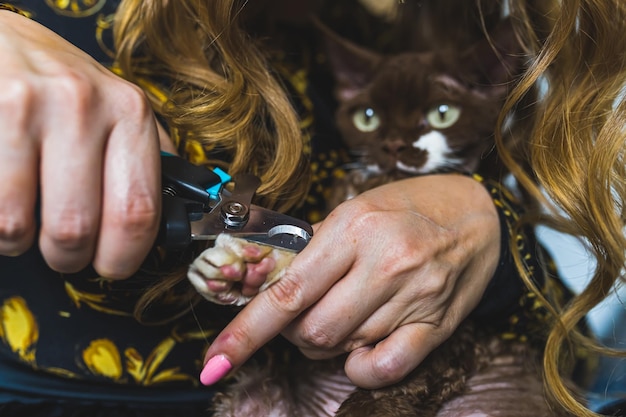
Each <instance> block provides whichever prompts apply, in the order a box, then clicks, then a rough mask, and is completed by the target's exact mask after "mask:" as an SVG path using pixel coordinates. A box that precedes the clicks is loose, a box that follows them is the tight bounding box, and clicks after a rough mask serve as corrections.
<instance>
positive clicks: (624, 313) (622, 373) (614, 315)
mask: <svg viewBox="0 0 626 417" xmlns="http://www.w3.org/2000/svg"><path fill="white" fill-rule="evenodd" d="M537 234H538V237H539V239H540V240H541V241H542V243H543V244H544V245H545V246H546V247H547V248H548V250H549V251H550V252H551V254H552V256H553V257H554V260H555V262H556V264H557V266H558V268H559V271H560V273H561V274H562V276H563V278H564V279H565V281H566V282H567V283H568V284H569V285H570V287H571V289H572V290H574V291H577V292H578V291H580V290H581V289H582V288H583V287H584V286H585V285H586V284H587V282H588V281H589V279H591V276H592V274H593V269H594V266H595V263H594V261H593V259H592V258H591V256H590V255H589V252H588V251H587V249H586V248H585V246H584V244H583V243H582V242H580V241H579V240H578V239H576V238H573V237H571V236H568V235H564V234H561V233H558V232H555V231H554V230H552V229H548V228H546V227H539V228H538V229H537ZM589 324H590V326H591V328H592V330H593V331H594V333H595V334H596V335H597V337H598V338H599V339H600V340H601V341H602V342H603V343H604V344H605V345H608V346H613V347H618V348H621V349H626V288H625V287H624V286H622V287H621V288H618V289H614V290H613V292H612V293H611V294H610V295H609V296H608V297H607V299H606V300H605V301H604V302H603V303H602V304H601V305H600V306H598V307H596V308H595V309H594V310H592V312H591V313H590V316H589ZM592 391H593V392H592V394H591V395H590V398H589V401H590V404H591V406H592V407H593V408H594V409H596V410H597V409H599V408H600V407H602V406H605V405H607V404H610V403H612V402H614V401H616V400H617V399H618V396H619V395H620V394H621V395H624V394H626V360H624V359H621V360H620V359H613V358H604V359H602V360H601V362H600V370H599V374H598V377H597V379H596V381H595V383H594V385H593V386H592Z"/></svg>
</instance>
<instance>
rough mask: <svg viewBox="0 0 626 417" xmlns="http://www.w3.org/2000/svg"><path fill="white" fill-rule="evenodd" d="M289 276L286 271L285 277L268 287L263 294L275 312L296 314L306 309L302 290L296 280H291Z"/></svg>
mask: <svg viewBox="0 0 626 417" xmlns="http://www.w3.org/2000/svg"><path fill="white" fill-rule="evenodd" d="M289 275H290V274H289V272H288V271H286V272H285V275H284V276H283V277H282V278H281V279H280V280H278V281H276V282H275V283H274V284H273V285H272V286H271V287H269V288H268V289H267V290H266V291H265V293H267V296H268V300H269V302H270V303H271V304H272V305H273V307H274V308H275V309H276V310H278V311H284V312H287V313H289V314H298V313H300V312H301V311H303V310H304V309H305V308H306V307H307V305H306V300H305V294H304V289H303V287H302V285H301V284H300V283H299V282H298V280H296V279H292V278H291V277H290V276H289Z"/></svg>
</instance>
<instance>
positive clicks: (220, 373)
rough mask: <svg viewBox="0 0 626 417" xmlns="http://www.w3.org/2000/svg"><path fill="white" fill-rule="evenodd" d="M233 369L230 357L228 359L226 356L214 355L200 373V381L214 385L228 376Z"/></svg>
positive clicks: (203, 383)
mask: <svg viewBox="0 0 626 417" xmlns="http://www.w3.org/2000/svg"><path fill="white" fill-rule="evenodd" d="M231 369H233V365H232V364H231V363H230V361H229V360H228V359H226V356H224V355H217V356H213V357H212V358H211V359H209V361H208V362H207V363H206V364H205V365H204V368H203V369H202V372H201V373H200V382H202V385H213V384H215V383H216V382H217V381H219V380H220V379H222V378H223V377H224V376H226V374H227V373H229V372H230V370H231Z"/></svg>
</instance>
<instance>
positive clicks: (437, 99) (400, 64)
mask: <svg viewBox="0 0 626 417" xmlns="http://www.w3.org/2000/svg"><path fill="white" fill-rule="evenodd" d="M338 97H339V99H340V103H339V108H338V111H337V123H338V127H339V129H340V131H341V134H342V137H343V139H344V141H345V142H346V144H347V145H348V147H349V148H350V149H351V150H352V151H353V152H355V153H356V154H358V155H359V157H360V158H361V160H362V162H363V163H364V164H365V165H366V167H367V170H368V171H371V172H372V173H373V174H386V175H388V176H390V177H392V178H402V177H407V176H412V175H417V174H425V173H431V172H436V171H441V170H443V169H454V170H460V171H468V172H472V171H474V170H475V169H476V168H477V166H478V164H479V163H480V160H481V157H482V156H483V155H484V154H486V153H487V152H489V150H490V149H491V147H492V146H493V140H492V137H493V132H494V127H495V124H496V119H497V116H498V113H499V109H500V106H501V101H500V100H496V99H494V97H493V96H492V95H487V94H485V93H484V92H483V91H481V90H477V89H472V88H470V87H468V86H467V85H465V84H464V83H463V82H462V81H461V80H458V79H456V78H455V77H453V76H451V75H449V74H448V73H447V72H446V70H445V68H441V66H440V65H438V64H436V63H435V62H434V60H433V56H432V55H431V54H405V55H399V56H395V57H390V58H386V59H383V60H381V61H380V63H379V65H378V66H377V67H376V70H375V71H374V72H373V75H372V77H371V79H370V80H369V81H368V82H367V83H366V84H365V85H364V86H363V87H361V88H358V89H355V88H352V89H346V90H343V91H342V92H341V94H339V95H338Z"/></svg>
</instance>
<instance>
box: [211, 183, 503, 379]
mask: <svg viewBox="0 0 626 417" xmlns="http://www.w3.org/2000/svg"><path fill="white" fill-rule="evenodd" d="M499 253H500V224H499V220H498V215H497V213H496V210H495V207H494V205H493V202H492V200H491V198H490V197H489V195H488V194H487V191H486V190H485V189H484V188H483V186H482V185H481V184H479V183H477V182H476V181H474V180H473V179H471V178H467V177H463V176H458V175H439V176H428V177H418V178H413V179H408V180H404V181H401V182H396V183H392V184H388V185H385V186H382V187H379V188H376V189H374V190H371V191H369V192H367V193H364V194H362V195H360V196H358V197H356V198H354V199H353V200H350V201H348V202H346V203H344V204H342V205H340V206H339V207H338V208H337V209H336V210H334V211H333V212H332V213H331V214H330V215H329V217H328V218H327V219H326V220H325V221H324V222H323V223H322V224H321V225H319V227H318V228H317V230H316V233H315V236H314V238H313V239H312V241H311V242H310V243H309V245H308V246H307V248H306V249H305V250H304V251H303V252H302V253H300V254H299V255H298V256H297V257H296V258H295V259H294V261H293V263H292V265H291V266H290V267H289V269H288V270H287V272H286V274H285V275H284V276H283V277H282V279H281V280H280V281H278V282H277V283H275V284H274V285H273V286H271V287H270V288H269V289H267V290H266V291H264V292H261V293H260V294H259V295H257V296H256V297H255V298H254V299H253V300H252V302H251V303H250V304H249V305H248V306H246V307H245V309H244V310H243V311H242V312H241V313H240V314H239V315H238V316H237V317H236V318H235V319H234V320H233V322H231V323H230V324H229V326H227V328H226V329H224V331H223V332H222V333H221V334H220V335H219V336H218V337H217V338H216V340H215V342H214V343H213V344H212V345H211V347H210V348H209V350H208V352H207V355H206V359H207V360H208V362H207V365H206V366H205V370H204V371H203V374H202V380H203V382H204V383H207V384H210V383H213V382H215V381H217V380H218V379H220V378H221V377H222V376H224V374H225V373H227V372H228V371H229V370H230V369H232V367H237V366H239V365H241V364H243V362H244V361H245V360H246V359H248V357H249V356H250V355H251V354H252V353H253V352H254V351H256V350H257V349H258V348H260V347H261V346H262V345H263V344H264V343H266V342H268V341H269V340H270V339H271V338H273V337H274V336H276V335H277V334H278V333H281V332H282V333H283V334H284V335H285V336H286V337H287V338H288V339H289V340H291V341H292V342H293V343H294V344H296V345H297V346H299V347H300V349H301V350H302V351H303V352H304V353H305V354H306V355H307V356H309V357H311V358H318V359H323V358H328V357H332V356H336V355H338V354H341V353H344V352H348V353H349V356H348V359H347V361H346V364H345V370H346V373H347V375H348V377H349V378H350V379H351V380H352V381H353V382H354V383H355V384H356V385H359V386H362V387H365V388H376V387H380V386H384V385H388V384H391V383H394V382H397V381H399V380H400V379H402V378H403V377H404V376H405V375H406V374H407V373H409V372H410V371H411V370H413V369H414V368H415V367H416V366H417V365H418V364H419V363H420V362H421V361H422V360H423V359H424V358H425V357H426V355H428V353H430V352H431V351H432V350H433V349H434V348H436V347H437V346H438V345H439V344H440V343H442V342H443V341H444V340H446V339H447V338H448V337H449V336H450V335H451V334H452V332H453V331H454V330H455V329H456V327H457V326H458V325H459V324H460V322H461V321H462V320H463V319H464V318H465V317H466V316H467V315H468V314H469V313H470V312H471V311H472V309H473V308H474V307H475V306H476V305H477V304H478V302H479V301H480V299H481V297H482V294H483V292H484V291H485V288H486V286H487V284H488V282H489V280H490V278H491V276H492V275H493V273H494V271H495V269H496V265H497V263H498V258H499Z"/></svg>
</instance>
